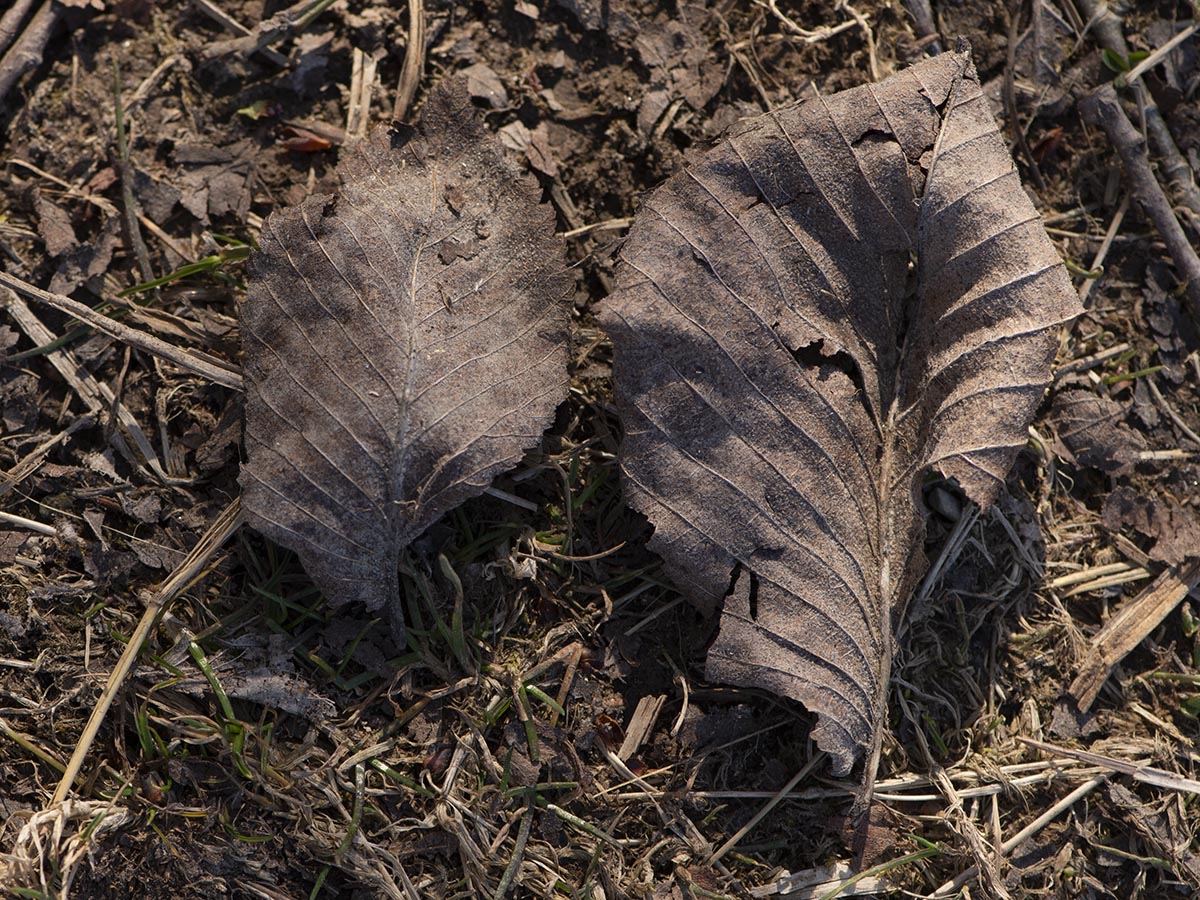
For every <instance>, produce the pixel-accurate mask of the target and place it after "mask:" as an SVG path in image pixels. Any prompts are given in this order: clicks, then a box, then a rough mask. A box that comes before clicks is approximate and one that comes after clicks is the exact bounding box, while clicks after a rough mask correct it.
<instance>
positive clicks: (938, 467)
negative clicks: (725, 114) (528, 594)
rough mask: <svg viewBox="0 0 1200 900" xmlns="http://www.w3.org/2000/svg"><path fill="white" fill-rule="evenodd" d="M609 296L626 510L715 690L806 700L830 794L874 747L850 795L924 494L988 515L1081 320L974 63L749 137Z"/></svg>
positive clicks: (897, 617) (875, 734) (672, 214)
mask: <svg viewBox="0 0 1200 900" xmlns="http://www.w3.org/2000/svg"><path fill="white" fill-rule="evenodd" d="M617 284H618V287H617V290H616V291H615V293H614V294H613V296H612V297H611V298H610V300H609V302H608V304H607V308H606V310H605V311H604V314H603V323H604V325H605V327H606V328H607V330H608V332H609V334H610V335H611V336H612V339H613V344H614V348H615V362H614V373H615V379H616V389H617V399H618V403H619V406H620V409H621V411H622V413H623V415H624V426H625V430H626V438H625V443H624V446H623V451H622V452H623V456H622V471H623V474H624V484H625V491H626V496H627V498H628V500H629V502H630V503H631V504H632V505H633V506H634V507H635V508H637V509H638V510H640V511H642V512H643V513H645V514H646V516H647V517H648V518H649V519H650V521H651V522H652V523H653V524H654V526H655V533H654V537H653V539H652V542H651V547H652V548H653V549H655V550H656V551H657V552H658V553H659V554H661V556H662V557H663V561H664V564H665V567H666V571H667V572H668V574H669V575H670V577H671V578H672V579H673V580H674V582H675V584H676V585H677V586H678V587H679V588H680V590H681V591H683V592H684V593H685V594H686V595H688V596H689V598H690V599H691V600H692V601H693V602H695V603H696V604H697V605H699V606H700V607H701V608H703V609H706V610H716V609H721V610H722V613H721V622H720V631H719V633H718V635H717V638H716V640H715V642H714V643H713V645H712V647H711V648H710V650H709V654H708V664H707V674H708V676H709V677H710V678H712V679H714V680H718V681H723V682H731V683H734V684H740V685H747V686H753V687H758V688H765V689H768V690H771V691H774V692H777V693H779V694H781V695H784V696H787V697H791V698H793V699H795V700H799V701H800V702H802V703H804V704H805V705H806V706H807V707H809V709H811V710H812V711H814V712H815V713H817V714H818V722H817V725H816V727H815V730H814V732H813V734H814V737H815V739H816V741H817V743H818V745H819V746H820V747H821V748H822V749H823V750H825V751H827V752H828V753H829V754H830V755H831V757H832V758H833V761H834V770H835V772H837V773H838V774H845V773H847V772H848V771H849V770H850V768H851V767H852V766H853V764H854V762H855V760H856V759H857V758H858V757H859V756H860V755H861V754H862V753H863V751H867V754H868V759H867V762H866V766H865V772H864V782H865V789H864V794H863V795H864V796H866V795H867V794H868V793H869V788H870V785H871V783H872V782H873V779H874V772H875V767H876V765H877V754H878V749H879V746H880V740H881V735H882V731H883V728H884V727H885V723H886V716H885V715H884V713H885V707H886V700H887V689H888V679H889V674H890V669H891V660H892V652H893V650H892V648H893V641H894V639H895V637H894V636H895V633H896V629H897V627H898V626H899V624H900V623H901V621H902V618H903V615H904V612H905V606H906V604H907V601H908V598H909V596H910V594H911V592H912V589H913V588H914V586H915V585H916V583H917V582H918V580H919V579H920V577H921V576H922V574H923V573H924V572H925V570H926V568H927V560H926V559H925V557H924V554H923V552H922V536H923V533H924V518H923V513H922V503H921V499H920V488H921V484H922V480H923V478H924V476H925V474H926V473H927V472H929V471H931V470H932V471H936V472H939V473H941V474H942V475H943V476H946V477H948V478H955V479H957V481H958V482H959V484H960V486H961V487H962V489H963V490H964V491H965V492H966V494H967V495H968V496H969V497H970V498H971V499H972V500H973V501H975V502H976V503H979V504H981V505H987V504H989V503H991V502H993V501H994V500H995V499H996V497H997V495H998V494H999V493H1000V491H1001V489H1002V488H1003V484H1004V479H1005V476H1006V474H1007V472H1008V469H1009V466H1010V465H1011V463H1012V460H1013V458H1014V457H1015V455H1016V453H1017V451H1018V450H1019V449H1020V447H1021V446H1023V445H1024V443H1025V440H1026V429H1027V426H1028V423H1029V421H1030V420H1031V418H1032V416H1033V413H1034V410H1035V408H1036V407H1037V405H1038V403H1039V402H1040V401H1041V398H1042V394H1043V391H1044V389H1045V386H1046V384H1047V383H1048V381H1049V378H1050V367H1051V364H1052V361H1053V359H1054V354H1055V350H1056V348H1057V338H1058V331H1059V328H1060V326H1061V325H1062V324H1063V323H1065V322H1069V321H1070V320H1071V319H1072V318H1074V316H1076V315H1077V314H1078V312H1079V306H1078V301H1077V299H1076V297H1075V293H1074V291H1073V290H1072V287H1071V283H1070V281H1069V279H1068V277H1067V274H1066V271H1065V269H1064V267H1063V265H1062V262H1061V260H1060V259H1059V257H1058V254H1057V253H1056V251H1055V249H1054V247H1053V245H1052V244H1051V243H1050V241H1049V239H1048V238H1047V237H1046V234H1045V231H1044V230H1043V228H1042V225H1041V221H1040V219H1039V216H1038V213H1037V210H1036V209H1034V207H1033V205H1032V204H1031V203H1030V201H1029V198H1028V197H1027V196H1026V194H1025V192H1024V190H1023V189H1022V187H1021V184H1020V181H1019V179H1018V176H1017V173H1016V170H1015V167H1014V166H1013V163H1012V159H1011V158H1010V156H1009V154H1008V151H1007V149H1006V147H1005V144H1004V142H1003V140H1002V139H1001V138H1000V136H999V134H998V133H997V131H996V124H995V122H994V120H993V119H992V116H991V113H990V111H989V110H988V106H987V102H986V100H985V98H984V97H983V95H982V93H981V91H980V86H979V81H978V76H977V75H976V73H975V69H974V66H973V65H972V63H971V60H970V54H969V52H967V51H966V50H960V51H959V52H956V53H947V54H944V55H942V56H939V57H936V58H934V59H930V60H926V61H924V62H922V63H920V64H918V65H916V66H913V67H912V68H910V69H907V70H905V71H902V72H900V73H898V74H896V75H895V76H893V77H891V78H889V79H887V80H886V81H884V82H882V83H880V84H876V85H866V86H864V87H860V88H855V89H853V90H849V91H845V92H842V93H839V94H834V95H832V96H823V97H819V98H816V99H814V100H810V101H807V102H804V103H800V104H794V105H791V106H786V107H783V108H780V109H777V110H774V111H772V112H770V113H768V114H766V115H763V116H758V117H755V118H751V119H748V120H746V121H744V122H743V123H742V124H741V125H740V126H738V127H737V128H735V130H734V132H733V133H732V136H731V137H729V138H728V139H727V140H725V141H724V142H723V143H721V144H719V145H718V146H717V147H715V148H714V149H712V150H711V151H709V152H707V153H706V154H704V155H703V156H700V157H699V158H697V159H696V160H695V161H694V162H693V163H692V164H691V165H690V166H688V167H687V168H686V169H685V170H684V171H682V172H680V173H678V174H677V175H675V176H674V177H672V178H671V179H670V180H669V181H667V182H666V183H665V184H664V185H662V186H661V187H660V188H658V189H657V190H656V191H655V192H654V193H653V194H652V195H651V196H650V197H649V198H648V200H647V201H646V203H645V205H644V207H643V209H642V211H641V212H640V213H639V214H638V216H637V217H636V219H635V223H634V225H633V228H632V230H631V231H630V233H629V236H628V238H627V241H626V244H625V247H624V250H623V253H622V263H621V265H620V268H619V270H618V276H617Z"/></svg>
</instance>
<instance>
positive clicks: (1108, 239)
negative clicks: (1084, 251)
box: [1079, 192, 1129, 306]
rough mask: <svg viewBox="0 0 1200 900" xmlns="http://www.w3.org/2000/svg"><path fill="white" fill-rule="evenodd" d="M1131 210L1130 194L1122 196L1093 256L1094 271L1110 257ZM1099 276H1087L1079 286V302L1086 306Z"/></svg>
mask: <svg viewBox="0 0 1200 900" xmlns="http://www.w3.org/2000/svg"><path fill="white" fill-rule="evenodd" d="M1127 212H1129V194H1128V192H1126V194H1125V196H1124V197H1122V198H1121V205H1120V206H1118V207H1117V211H1116V212H1115V213H1114V214H1113V217H1112V221H1111V222H1109V223H1108V231H1106V232H1104V240H1103V241H1101V243H1100V247H1099V249H1098V250H1096V255H1095V256H1094V257H1092V271H1093V272H1095V271H1096V270H1097V269H1099V268H1100V267H1101V266H1102V265H1104V260H1105V259H1107V258H1108V251H1109V250H1110V249H1111V248H1112V244H1113V241H1114V240H1116V238H1117V232H1118V231H1119V230H1120V228H1121V223H1122V222H1124V221H1125V213H1127ZM1099 280H1100V279H1098V278H1085V279H1084V280H1083V284H1082V285H1080V286H1079V303H1080V305H1083V306H1086V305H1087V299H1088V296H1089V295H1090V294H1091V293H1092V288H1093V287H1095V286H1096V282H1097V281H1099Z"/></svg>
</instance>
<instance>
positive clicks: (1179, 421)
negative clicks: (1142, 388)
mask: <svg viewBox="0 0 1200 900" xmlns="http://www.w3.org/2000/svg"><path fill="white" fill-rule="evenodd" d="M1146 387H1148V388H1150V395H1151V396H1152V397H1154V402H1155V403H1157V404H1158V405H1159V406H1161V407H1162V411H1163V412H1165V413H1166V414H1167V416H1168V417H1169V418H1170V420H1171V421H1172V422H1174V423H1175V427H1176V428H1178V429H1179V430H1180V431H1182V432H1183V434H1184V437H1186V438H1187V439H1188V440H1189V441H1191V442H1192V443H1193V444H1195V445H1196V446H1198V447H1200V434H1196V432H1194V431H1192V429H1191V428H1189V427H1188V423H1187V422H1185V421H1183V418H1182V417H1181V416H1180V415H1179V413H1177V412H1175V408H1174V407H1173V406H1171V404H1170V403H1168V402H1167V398H1166V397H1164V396H1163V395H1162V392H1161V391H1160V390H1159V389H1158V385H1157V384H1155V383H1154V377H1153V376H1151V377H1150V378H1147V379H1146Z"/></svg>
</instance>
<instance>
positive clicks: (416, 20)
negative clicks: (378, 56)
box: [392, 0, 425, 122]
mask: <svg viewBox="0 0 1200 900" xmlns="http://www.w3.org/2000/svg"><path fill="white" fill-rule="evenodd" d="M424 72H425V3H424V0H408V43H407V44H406V46H405V48H404V64H403V65H402V66H401V67H400V81H399V83H398V84H397V85H396V105H395V106H393V107H392V120H393V121H396V122H403V121H405V117H406V116H407V115H408V108H409V107H410V106H411V105H412V101H413V97H415V96H416V94H417V87H418V86H419V85H420V84H421V76H422V75H423V74H424Z"/></svg>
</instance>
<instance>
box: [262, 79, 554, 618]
mask: <svg viewBox="0 0 1200 900" xmlns="http://www.w3.org/2000/svg"><path fill="white" fill-rule="evenodd" d="M342 152H343V156H342V160H341V162H340V164H339V166H338V174H339V176H340V178H341V181H342V187H341V189H340V191H339V192H338V194H337V195H336V196H332V197H330V196H315V197H311V198H309V199H308V200H306V201H305V202H304V203H302V204H301V205H300V206H298V207H294V208H291V209H285V210H282V211H280V212H277V213H274V214H272V216H271V217H270V218H269V219H268V220H267V222H266V225H265V226H264V228H263V233H262V238H261V242H260V243H261V250H260V251H259V252H258V253H256V254H254V255H253V256H252V257H251V262H250V290H249V296H248V298H247V301H246V304H245V308H244V309H243V311H242V334H243V338H244V341H245V356H246V358H245V374H246V429H245V438H246V450H247V454H248V457H249V460H248V462H247V463H246V465H245V466H243V468H242V475H241V482H242V489H243V492H244V498H243V505H244V508H245V510H246V516H247V520H248V521H249V522H250V524H251V525H252V526H253V527H255V528H256V529H258V530H259V531H260V532H262V533H263V534H265V535H267V536H268V537H270V538H271V539H272V540H274V541H276V542H277V543H280V544H282V545H284V546H286V547H290V548H291V549H293V550H295V551H296V552H297V554H298V555H299V556H300V559H301V561H302V562H303V564H304V567H305V569H306V570H307V571H308V573H309V574H310V575H311V576H312V578H313V580H314V581H315V582H316V583H317V585H318V586H319V587H320V588H321V590H322V591H323V592H324V594H325V595H326V597H328V598H329V600H331V601H333V602H335V603H340V602H344V601H348V600H360V601H362V602H363V603H365V604H366V605H367V607H368V608H371V609H375V608H378V607H380V606H382V605H383V604H385V603H392V604H393V605H392V607H391V608H390V611H391V613H392V615H393V622H394V623H396V624H399V621H400V618H399V617H400V610H399V607H398V604H397V603H396V602H395V601H396V598H397V588H398V584H397V571H396V569H397V557H398V554H399V551H400V549H401V548H402V547H404V546H405V545H406V544H408V543H409V542H410V541H412V540H413V539H414V538H415V537H417V536H418V535H420V534H421V532H423V531H424V530H425V529H426V528H428V527H429V525H431V524H432V523H433V522H434V521H436V520H437V519H438V518H439V517H441V516H442V515H443V514H444V513H445V512H446V511H448V510H449V509H451V508H453V507H454V506H456V505H458V504H459V503H461V502H462V501H463V500H464V499H466V498H467V497H470V496H472V495H475V494H478V493H480V492H482V491H483V490H484V489H485V488H486V487H487V486H488V485H489V484H490V482H491V480H492V478H493V477H495V476H496V475H497V474H499V473H500V472H503V471H504V470H506V469H509V468H511V467H512V466H513V465H514V464H515V463H517V462H518V461H519V460H520V458H521V456H522V454H523V452H524V451H525V450H526V449H527V448H529V447H531V446H534V445H536V444H537V442H538V439H539V437H540V435H541V433H542V430H543V428H544V427H545V426H546V424H547V421H548V419H549V418H550V417H551V415H552V414H553V412H554V409H555V407H556V406H557V405H558V403H559V402H560V401H561V400H562V399H563V398H564V397H565V395H566V389H567V369H566V363H567V329H568V325H569V291H570V288H571V285H572V280H571V278H570V276H569V274H568V273H567V269H566V266H565V262H564V255H563V245H562V242H561V241H560V240H558V239H556V238H555V237H554V236H553V232H554V215H553V212H552V211H551V210H550V209H549V208H548V207H545V206H541V205H539V203H538V200H539V196H540V192H539V190H538V188H537V185H536V184H535V183H534V182H533V181H532V179H530V178H528V177H524V176H522V175H521V174H520V173H519V172H518V171H517V170H516V168H515V167H514V166H513V165H512V164H510V163H508V162H507V161H506V160H505V159H504V156H503V152H502V150H501V148H500V146H499V144H498V142H497V141H496V140H495V139H494V138H493V137H492V136H491V135H490V134H488V133H487V131H486V129H485V128H484V127H483V125H482V123H481V122H480V121H479V119H478V117H477V116H476V115H475V113H474V110H473V109H472V107H471V103H470V99H469V97H468V96H467V94H466V92H465V90H463V88H462V86H461V84H457V85H455V86H454V87H450V88H447V87H443V88H439V89H436V90H435V91H434V92H433V93H432V94H431V95H430V97H429V99H428V100H427V102H426V105H425V109H424V112H423V115H422V120H421V123H420V125H419V126H418V128H417V129H416V130H414V129H412V128H408V127H406V126H400V127H397V128H395V129H386V128H385V129H380V130H378V131H376V132H375V133H374V134H373V135H372V136H371V137H370V138H369V139H368V140H366V141H362V142H360V143H359V144H358V145H356V146H354V147H352V148H348V149H345V150H343V151H342Z"/></svg>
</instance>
